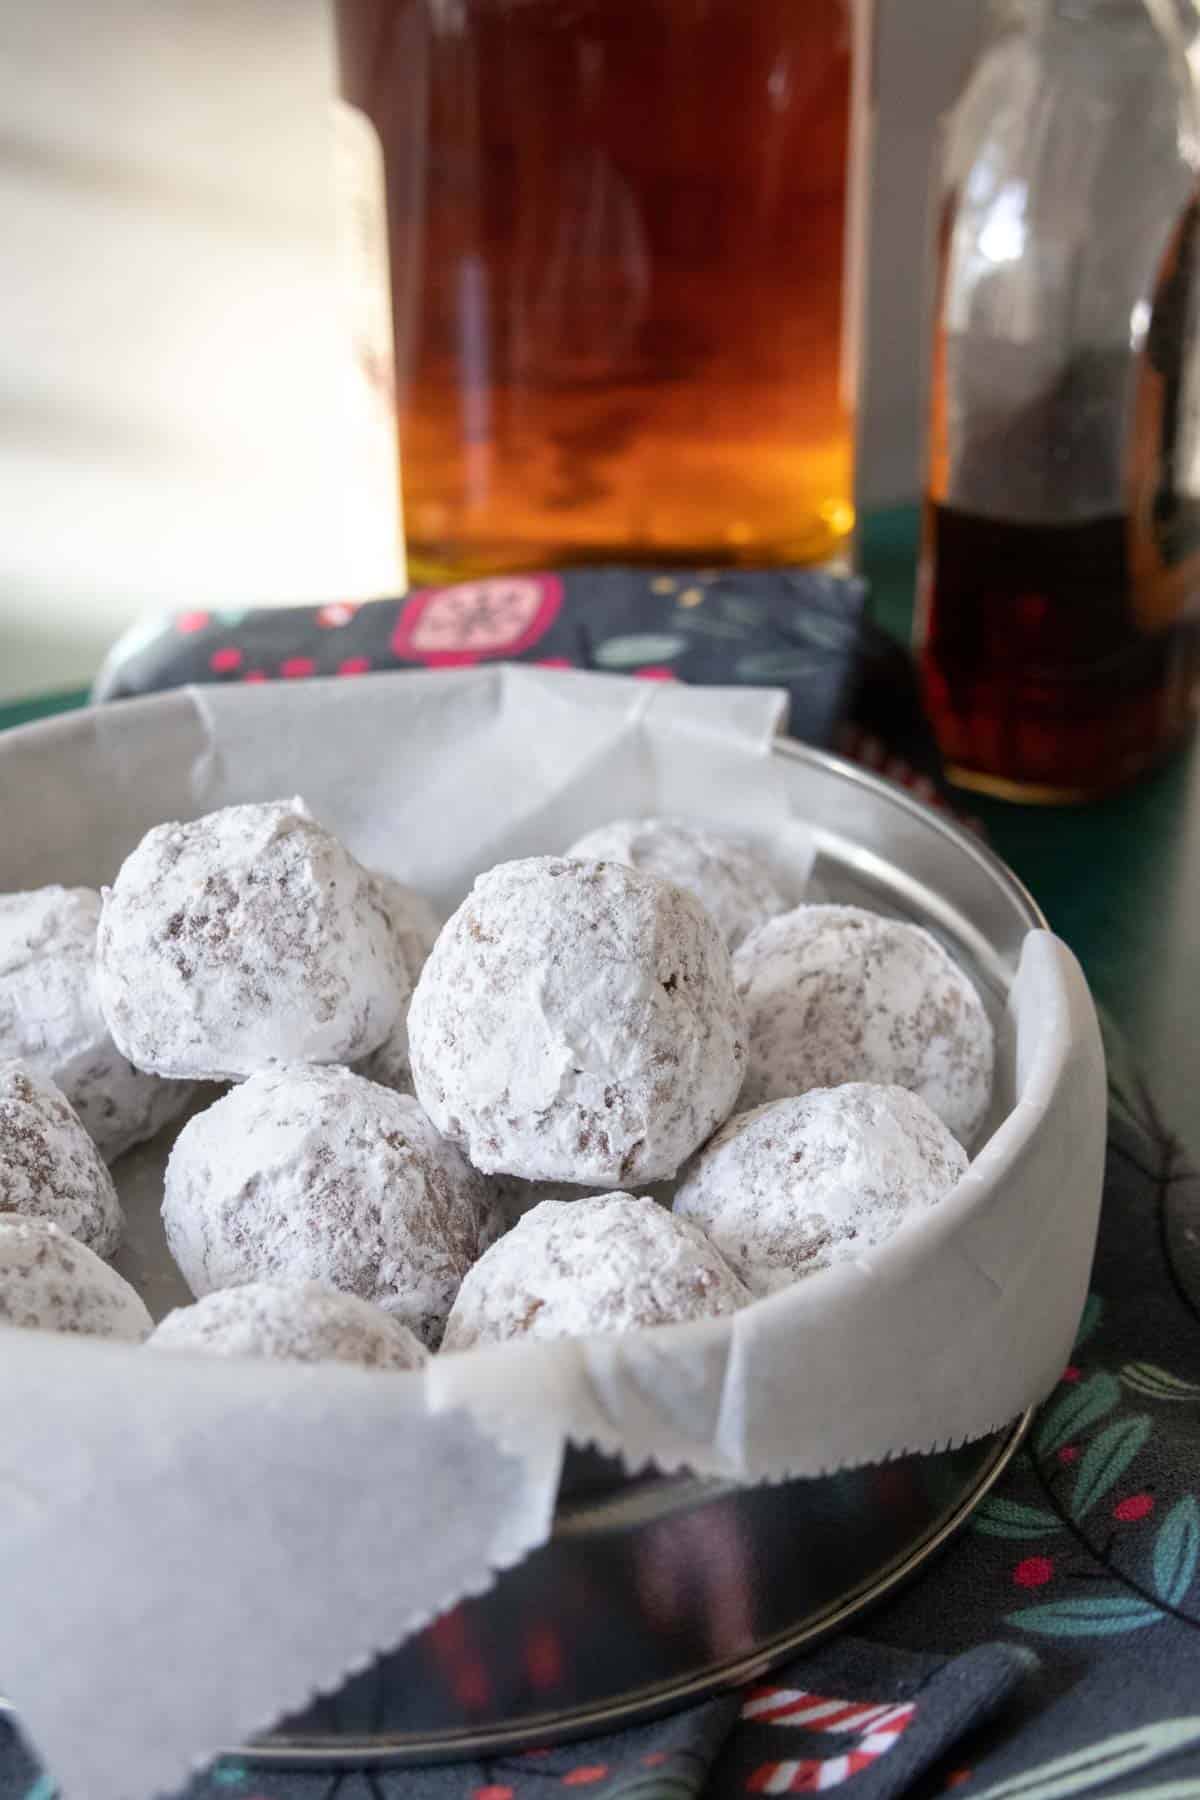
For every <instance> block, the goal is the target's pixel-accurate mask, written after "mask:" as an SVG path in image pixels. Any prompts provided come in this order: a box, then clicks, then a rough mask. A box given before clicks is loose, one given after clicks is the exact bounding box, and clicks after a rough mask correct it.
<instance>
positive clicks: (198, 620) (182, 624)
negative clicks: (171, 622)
mask: <svg viewBox="0 0 1200 1800" xmlns="http://www.w3.org/2000/svg"><path fill="white" fill-rule="evenodd" d="M211 624H212V614H211V613H206V612H185V613H180V614H179V616H178V617H177V619H176V620H175V629H176V631H182V632H183V633H184V634H185V636H186V635H187V634H189V633H190V632H193V631H203V630H204V629H205V627H206V626H208V625H211Z"/></svg>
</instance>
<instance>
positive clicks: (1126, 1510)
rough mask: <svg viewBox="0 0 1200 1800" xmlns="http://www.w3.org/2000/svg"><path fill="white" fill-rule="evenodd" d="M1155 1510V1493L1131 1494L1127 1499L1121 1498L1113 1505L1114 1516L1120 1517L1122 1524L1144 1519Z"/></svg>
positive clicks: (1115, 1517)
mask: <svg viewBox="0 0 1200 1800" xmlns="http://www.w3.org/2000/svg"><path fill="white" fill-rule="evenodd" d="M1153 1511H1154V1495H1153V1494H1130V1496H1129V1498H1128V1499H1127V1500H1121V1501H1119V1502H1118V1503H1117V1505H1116V1506H1114V1507H1113V1518H1114V1519H1120V1520H1121V1522H1122V1524H1125V1525H1128V1524H1131V1523H1132V1522H1133V1521H1134V1520H1135V1519H1144V1518H1146V1517H1148V1515H1149V1514H1150V1513H1152V1512H1153Z"/></svg>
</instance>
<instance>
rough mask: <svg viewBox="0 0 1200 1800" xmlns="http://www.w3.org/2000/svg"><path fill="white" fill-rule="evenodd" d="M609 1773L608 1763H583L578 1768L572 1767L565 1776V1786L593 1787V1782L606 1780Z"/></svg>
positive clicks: (563, 1779) (563, 1780)
mask: <svg viewBox="0 0 1200 1800" xmlns="http://www.w3.org/2000/svg"><path fill="white" fill-rule="evenodd" d="M607 1775H608V1764H607V1763H582V1764H581V1765H580V1767H579V1768H578V1769H570V1770H568V1772H567V1773H566V1774H565V1775H564V1776H563V1778H562V1782H563V1786H564V1787H591V1785H592V1784H593V1782H596V1781H604V1780H605V1779H606V1777H607Z"/></svg>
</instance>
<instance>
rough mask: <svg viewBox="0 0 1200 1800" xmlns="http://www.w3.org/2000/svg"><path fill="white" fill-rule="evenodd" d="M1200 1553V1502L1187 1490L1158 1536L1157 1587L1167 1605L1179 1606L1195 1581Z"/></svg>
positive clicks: (1155, 1589) (1155, 1584)
mask: <svg viewBox="0 0 1200 1800" xmlns="http://www.w3.org/2000/svg"><path fill="white" fill-rule="evenodd" d="M1198 1557H1200V1506H1198V1505H1197V1504H1196V1500H1195V1497H1194V1496H1193V1495H1192V1494H1185V1495H1184V1497H1183V1499H1182V1500H1179V1501H1177V1502H1176V1503H1175V1505H1174V1506H1173V1507H1172V1508H1171V1510H1170V1512H1169V1513H1168V1514H1167V1516H1166V1518H1165V1519H1164V1520H1163V1522H1162V1524H1161V1525H1160V1527H1159V1531H1158V1536H1157V1537H1156V1538H1155V1540H1154V1563H1153V1572H1154V1591H1155V1593H1156V1594H1157V1595H1158V1597H1159V1599H1160V1600H1161V1601H1162V1602H1163V1604H1164V1605H1165V1606H1178V1605H1179V1603H1180V1601H1181V1600H1182V1599H1183V1597H1184V1595H1185V1594H1186V1593H1187V1591H1188V1589H1189V1588H1190V1587H1191V1585H1192V1581H1193V1578H1194V1576H1195V1573H1196V1561H1197V1558H1198Z"/></svg>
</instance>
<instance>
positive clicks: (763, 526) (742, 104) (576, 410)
mask: <svg viewBox="0 0 1200 1800" xmlns="http://www.w3.org/2000/svg"><path fill="white" fill-rule="evenodd" d="M339 34H340V48H341V58H342V66H343V83H344V90H345V92H346V95H347V97H348V98H349V99H350V100H351V101H353V102H354V103H355V104H357V105H359V106H361V107H362V108H363V110H364V111H366V112H367V113H368V115H369V116H370V117H371V119H372V120H373V121H374V123H375V125H376V128H377V130H378V132H379V135H380V138H381V141H382V144H383V149H384V159H385V167H386V172H387V190H388V221H389V235H390V251H391V268H392V286H393V295H394V303H395V316H396V366H397V375H398V381H399V410H400V433H401V468H402V472H401V479H402V483H403V487H404V502H405V527H406V533H407V537H408V548H409V557H410V562H411V564H412V568H413V571H414V574H415V576H416V577H417V578H418V579H425V580H429V579H443V578H446V577H448V576H463V575H472V574H482V573H487V572H491V571H495V570H502V569H506V568H514V567H518V566H530V565H547V564H555V563H569V562H577V561H586V560H593V559H601V558H610V557H611V558H622V559H632V560H640V561H650V562H653V561H680V562H685V563H686V562H702V563H703V562H708V563H727V562H739V561H740V562H771V561H791V560H815V559H819V558H823V557H826V556H828V555H830V554H831V553H832V552H834V551H836V550H837V548H838V546H839V545H840V544H841V543H843V542H844V540H845V539H846V537H847V535H848V533H849V532H850V530H851V528H852V525H853V516H854V515H853V510H852V505H851V444H852V419H851V417H850V412H849V407H848V404H847V384H846V381H845V379H844V371H843V369H842V367H841V361H842V314H843V285H844V284H843V261H844V254H843V245H844V239H845V225H846V189H847V182H846V168H847V151H848V141H847V140H848V127H849V107H850V65H851V44H850V25H849V6H848V4H847V0H705V3H704V4H697V3H696V0H455V4H448V3H446V0H340V4H339Z"/></svg>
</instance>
